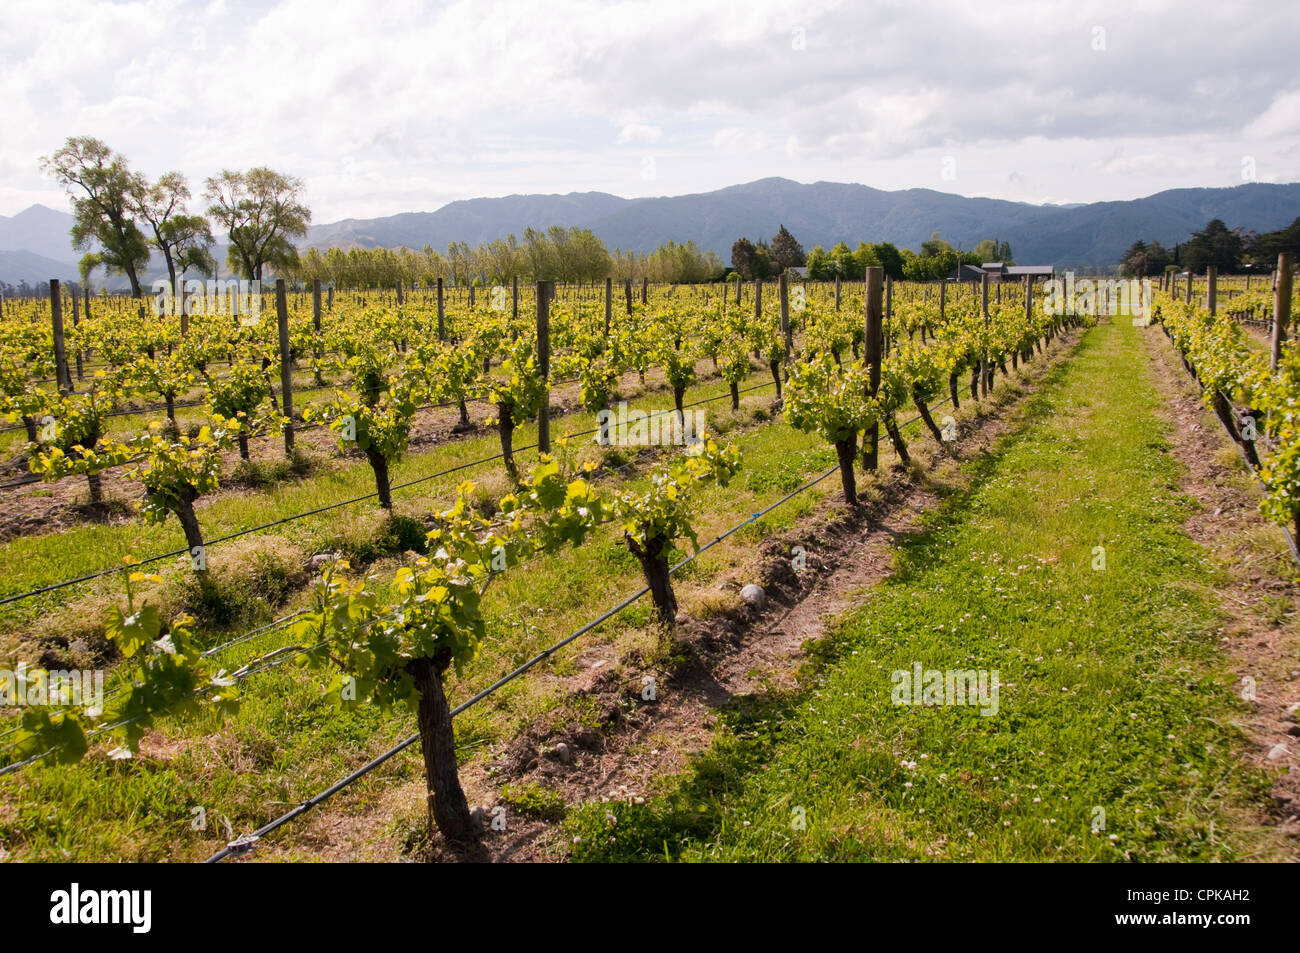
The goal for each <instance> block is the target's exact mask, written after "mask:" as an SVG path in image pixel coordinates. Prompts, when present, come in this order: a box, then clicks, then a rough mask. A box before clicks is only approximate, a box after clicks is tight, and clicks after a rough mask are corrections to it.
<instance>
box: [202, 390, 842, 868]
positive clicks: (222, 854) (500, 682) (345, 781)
mask: <svg viewBox="0 0 1300 953" xmlns="http://www.w3.org/2000/svg"><path fill="white" fill-rule="evenodd" d="M727 396H730V395H727ZM839 469H840V468H839V464H836V465H835V466H833V467H831V468H830V469H829V470H827V471H826V472H825V473H823V474H822V475H821V476H819V477H815V478H814V479H812V480H809V481H808V482H807V483H805V484H804V485H803V486H801V487H799V488H798V489H795V490H793V491H791V492H790V493H787V494H786V495H785V496H783V497H781V499H779V500H777V501H776V502H775V503H772V504H771V505H770V506H767V507H765V508H764V509H762V510H759V511H758V512H756V513H754V514H753V515H751V516H748V517H746V518H745V519H744V520H741V521H740V522H739V523H737V524H736V525H735V526H733V527H731V528H730V529H729V530H727V531H726V532H724V533H721V534H719V535H718V536H715V537H714V538H713V539H712V540H710V541H709V542H707V543H705V544H704V545H703V546H701V547H700V548H699V549H698V550H696V551H695V552H694V553H692V554H691V555H690V556H687V557H686V558H685V559H683V560H681V561H680V562H678V563H676V564H675V565H673V566H671V567H670V568H669V569H668V574H669V575H670V576H671V575H672V574H673V573H675V572H677V570H679V569H681V568H682V567H683V566H686V565H687V564H689V563H691V562H694V561H695V559H696V558H698V557H699V556H700V555H701V554H702V553H704V552H705V551H706V550H708V549H711V548H712V547H714V546H716V545H717V544H718V543H720V542H722V541H723V540H724V539H727V538H728V537H729V536H731V535H732V534H734V533H737V532H739V531H740V530H741V529H743V528H744V527H746V526H748V525H750V524H751V523H754V522H756V521H758V520H759V519H761V518H762V517H763V516H766V515H767V514H768V513H770V512H772V510H774V509H776V508H777V507H778V506H780V505H782V504H783V503H786V502H787V501H789V500H791V499H793V498H794V497H796V496H798V495H799V494H800V493H803V492H805V491H806V490H809V489H811V488H812V487H814V486H816V485H817V484H818V483H821V482H822V481H823V480H825V479H827V478H829V477H830V476H832V475H834V474H835V473H838V472H839ZM649 591H650V587H649V586H642V587H641V588H640V589H638V590H637V591H636V592H635V593H633V594H632V595H630V596H628V597H627V598H625V599H624V600H623V601H622V602H619V603H618V604H617V605H615V606H613V607H611V608H609V609H607V610H606V611H605V612H603V613H601V614H600V615H599V616H597V617H596V618H595V619H592V620H591V621H590V622H588V623H586V624H585V625H583V626H581V627H580V628H578V629H575V630H574V631H573V632H571V633H570V634H569V635H567V636H565V637H564V638H563V639H561V640H560V641H559V642H556V643H555V644H554V645H552V646H550V647H549V648H546V649H543V650H542V651H540V652H538V653H537V654H536V655H534V656H533V657H532V658H530V659H529V660H528V661H526V662H524V663H523V664H522V665H520V666H519V667H518V668H515V669H514V670H513V671H511V672H509V673H507V674H506V675H503V676H502V677H501V678H499V679H497V680H496V681H495V682H493V683H492V684H491V685H489V686H487V687H486V688H484V689H482V690H481V691H479V692H477V693H476V694H474V695H472V696H471V697H470V698H468V699H466V700H465V701H463V702H461V703H460V704H459V705H457V706H456V707H455V708H453V709H452V710H451V716H452V717H453V718H454V717H456V716H457V715H459V714H460V713H462V712H463V711H465V710H466V709H468V708H469V707H470V706H472V705H475V704H477V703H478V702H480V701H482V700H483V699H485V698H487V697H488V696H489V695H492V694H493V693H495V692H496V691H497V690H499V689H500V688H502V687H503V686H505V685H507V684H509V683H510V682H512V681H514V680H515V679H516V678H518V677H519V676H521V675H523V674H524V673H525V672H527V671H528V670H529V669H531V668H533V667H534V666H536V665H538V664H540V663H541V662H543V661H545V660H546V659H547V658H549V657H550V656H552V655H554V654H555V653H556V652H558V651H559V650H560V649H562V648H564V647H565V646H566V645H568V644H569V643H571V642H573V641H574V640H575V639H578V638H580V637H581V636H583V635H585V634H587V633H588V632H590V631H591V630H592V629H594V628H596V627H597V626H599V625H600V624H602V623H603V622H606V621H608V620H609V619H610V618H612V617H613V616H615V615H617V614H618V613H620V612H622V611H623V610H624V609H626V608H627V607H628V606H630V605H632V604H633V603H634V602H636V601H637V600H638V599H640V598H641V597H642V596H644V595H645V594H646V593H648V592H649ZM419 740H420V735H419V732H416V733H415V734H413V735H411V736H410V737H409V738H406V739H405V740H404V741H401V742H399V743H398V744H396V745H394V746H393V747H392V748H389V749H388V750H387V751H385V752H384V753H383V754H381V755H379V756H378V757H376V758H373V759H372V760H370V761H368V762H366V763H365V764H364V765H362V766H361V767H360V768H358V769H357V770H355V771H353V772H352V773H351V774H349V775H348V776H347V777H345V778H342V779H341V780H339V781H336V782H335V783H334V784H332V785H330V786H329V787H328V788H326V789H325V790H323V791H321V792H320V793H319V794H316V795H315V796H313V797H311V798H308V799H307V800H306V801H303V802H302V803H301V804H299V805H297V806H296V807H294V808H293V809H292V810H289V811H287V812H285V813H284V814H282V815H280V816H279V817H277V818H275V820H273V821H270V822H269V823H267V824H265V825H263V826H262V827H259V828H258V829H257V830H255V831H253V833H252V834H246V835H244V836H242V837H239V838H237V839H236V840H234V841H232V842H231V843H230V844H227V845H226V846H225V847H223V848H221V850H219V851H217V852H216V853H215V854H213V855H212V856H211V857H209V858H207V860H205V861H204V863H206V864H214V863H220V862H221V861H223V860H225V859H226V858H227V857H229V856H231V855H232V854H239V853H244V852H246V851H248V850H250V849H252V847H253V846H254V845H255V844H256V843H257V842H258V841H260V840H261V839H262V838H263V837H265V836H266V835H267V834H269V833H271V832H272V831H274V830H276V829H277V828H280V827H283V826H284V825H285V824H288V823H289V822H290V821H292V820H294V819H295V818H297V817H300V816H301V815H303V814H305V813H307V812H308V811H310V810H311V809H312V808H314V807H317V806H318V805H320V804H322V803H324V802H325V801H327V800H329V799H330V798H331V797H333V796H334V795H335V794H337V793H338V792H339V791H341V790H343V789H344V788H346V787H348V786H349V785H351V784H353V783H354V782H356V781H358V780H360V779H361V778H363V777H365V776H366V775H367V774H369V773H370V772H371V771H374V770H375V769H376V768H378V767H379V766H380V765H382V764H384V762H386V761H388V760H389V759H391V758H393V757H395V756H396V755H398V754H400V753H401V752H403V751H405V750H406V749H407V748H409V747H410V746H411V745H413V744H415V743H416V742H417V741H419Z"/></svg>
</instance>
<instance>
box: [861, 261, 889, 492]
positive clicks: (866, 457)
mask: <svg viewBox="0 0 1300 953" xmlns="http://www.w3.org/2000/svg"><path fill="white" fill-rule="evenodd" d="M884 283H885V269H884V268H881V267H880V266H879V265H872V266H870V267H869V268H867V283H866V299H867V305H866V319H867V325H866V336H865V338H864V339H863V342H862V353H863V360H864V362H865V363H866V366H867V396H868V397H871V398H874V397H875V396H876V394H877V393H879V391H880V359H881V354H880V351H881V345H882V343H883V342H882V340H881V334H882V330H883V329H882V325H883V323H884V322H883V320H882V318H883V314H884V309H883V307H882V304H883V296H884ZM879 465H880V424H879V423H874V424H872V425H871V426H870V427H868V428H867V430H866V433H865V434H864V435H863V439H862V467H863V469H865V470H875V469H876V468H877V467H878V466H879Z"/></svg>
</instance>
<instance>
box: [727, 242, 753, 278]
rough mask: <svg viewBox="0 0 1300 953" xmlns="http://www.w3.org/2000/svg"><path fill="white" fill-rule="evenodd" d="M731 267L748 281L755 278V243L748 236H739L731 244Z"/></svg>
mask: <svg viewBox="0 0 1300 953" xmlns="http://www.w3.org/2000/svg"><path fill="white" fill-rule="evenodd" d="M731 267H732V268H734V269H736V271H737V273H739V275H740V277H742V278H744V279H745V280H746V281H752V280H753V278H754V243H753V242H751V241H750V240H749V239H748V238H737V239H736V241H735V243H734V244H732V246H731Z"/></svg>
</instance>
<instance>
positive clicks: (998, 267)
mask: <svg viewBox="0 0 1300 953" xmlns="http://www.w3.org/2000/svg"><path fill="white" fill-rule="evenodd" d="M985 275H988V276H989V281H1020V280H1021V279H1022V278H1024V277H1026V276H1028V278H1029V280H1030V281H1042V280H1044V279H1047V278H1052V277H1055V275H1056V268H1055V267H1053V266H1052V265H1008V264H1005V263H1004V262H1000V261H986V262H985V263H984V264H982V265H962V266H961V267H960V268H958V269H957V271H954V272H952V273H951V274H949V275H948V280H949V281H980V280H982V279H983V278H984V276H985Z"/></svg>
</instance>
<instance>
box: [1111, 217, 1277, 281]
mask: <svg viewBox="0 0 1300 953" xmlns="http://www.w3.org/2000/svg"><path fill="white" fill-rule="evenodd" d="M1286 251H1289V252H1291V253H1292V254H1300V218H1297V219H1296V220H1295V221H1294V222H1292V223H1291V224H1290V225H1287V226H1286V227H1284V228H1279V229H1277V230H1276V231H1272V232H1263V233H1260V234H1256V233H1255V232H1252V231H1249V230H1247V229H1244V228H1241V227H1237V228H1232V229H1230V228H1228V226H1227V225H1226V224H1225V223H1224V221H1223V219H1219V218H1215V219H1211V220H1210V221H1209V222H1208V223H1207V224H1206V226H1205V228H1203V229H1201V230H1200V231H1199V232H1193V233H1192V237H1191V238H1190V239H1188V240H1187V241H1185V242H1180V243H1178V244H1176V245H1175V246H1174V247H1173V248H1167V247H1166V246H1164V245H1161V244H1160V243H1159V242H1151V243H1150V244H1148V243H1147V242H1145V241H1142V240H1140V239H1139V240H1138V241H1135V242H1134V243H1133V244H1132V245H1130V246H1129V248H1128V251H1126V252H1125V253H1124V257H1123V258H1121V259H1120V265H1119V270H1120V274H1121V275H1124V276H1126V277H1130V278H1142V277H1146V276H1149V275H1158V274H1161V273H1163V272H1164V271H1166V270H1168V269H1169V268H1178V269H1180V270H1191V271H1192V272H1194V273H1200V272H1203V271H1205V269H1206V268H1207V267H1208V266H1210V265H1213V266H1214V267H1215V268H1217V269H1218V270H1219V271H1220V272H1222V273H1225V274H1234V273H1235V274H1241V273H1242V272H1246V271H1251V270H1261V271H1265V270H1269V269H1271V268H1272V267H1273V266H1274V265H1275V264H1276V262H1277V256H1278V255H1279V254H1280V253H1282V252H1286Z"/></svg>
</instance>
